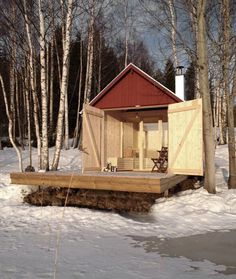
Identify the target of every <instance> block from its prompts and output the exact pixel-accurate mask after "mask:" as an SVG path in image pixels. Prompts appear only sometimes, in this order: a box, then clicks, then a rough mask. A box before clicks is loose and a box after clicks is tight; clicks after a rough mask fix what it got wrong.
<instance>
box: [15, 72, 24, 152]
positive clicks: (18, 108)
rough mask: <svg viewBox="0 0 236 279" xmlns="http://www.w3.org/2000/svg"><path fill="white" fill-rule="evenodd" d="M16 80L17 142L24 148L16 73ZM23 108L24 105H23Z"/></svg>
mask: <svg viewBox="0 0 236 279" xmlns="http://www.w3.org/2000/svg"><path fill="white" fill-rule="evenodd" d="M15 80H16V115H17V120H18V121H17V124H18V132H19V139H20V140H19V142H20V145H21V148H22V149H23V150H24V142H23V136H22V117H21V115H20V102H19V99H20V88H19V83H20V81H19V80H18V77H17V75H16V76H15ZM23 108H24V105H23Z"/></svg>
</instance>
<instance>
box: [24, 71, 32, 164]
mask: <svg viewBox="0 0 236 279" xmlns="http://www.w3.org/2000/svg"><path fill="white" fill-rule="evenodd" d="M29 77H30V73H29V71H28V67H27V66H26V70H25V88H24V89H25V90H24V92H25V103H26V114H27V134H28V145H29V166H32V145H31V125H30V123H31V121H30V94H29V87H30V86H29Z"/></svg>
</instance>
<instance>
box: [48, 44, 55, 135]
mask: <svg viewBox="0 0 236 279" xmlns="http://www.w3.org/2000/svg"><path fill="white" fill-rule="evenodd" d="M53 49H54V43H53V40H52V42H51V47H50V79H49V92H50V98H49V127H50V132H49V135H50V136H49V137H50V138H52V134H53V100H54V98H53V76H54V63H53V62H54V61H53Z"/></svg>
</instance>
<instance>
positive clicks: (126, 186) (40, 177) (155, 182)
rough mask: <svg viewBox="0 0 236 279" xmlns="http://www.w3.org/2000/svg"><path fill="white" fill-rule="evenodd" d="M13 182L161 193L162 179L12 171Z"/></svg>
mask: <svg viewBox="0 0 236 279" xmlns="http://www.w3.org/2000/svg"><path fill="white" fill-rule="evenodd" d="M10 176H11V183H12V184H21V185H35V186H39V185H40V186H52V187H64V188H68V187H69V188H81V189H94V190H111V191H128V192H141V193H160V179H158V178H155V179H150V178H147V177H133V176H128V177H124V176H115V175H114V176H111V175H110V176H107V175H104V176H101V175H98V176H92V175H73V174H70V175H68V174H67V175H58V174H53V175H46V174H45V173H44V174H41V173H34V174H32V173H27V174H26V173H12V174H11V175H10Z"/></svg>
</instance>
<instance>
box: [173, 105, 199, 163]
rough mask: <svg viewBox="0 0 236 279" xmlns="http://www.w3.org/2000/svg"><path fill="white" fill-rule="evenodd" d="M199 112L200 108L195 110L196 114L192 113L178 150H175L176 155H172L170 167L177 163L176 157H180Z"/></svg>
mask: <svg viewBox="0 0 236 279" xmlns="http://www.w3.org/2000/svg"><path fill="white" fill-rule="evenodd" d="M198 113H199V112H198V110H195V112H194V114H193V115H192V118H191V119H190V121H189V123H188V126H187V127H186V128H185V131H184V133H183V135H182V138H181V141H180V143H179V144H178V146H177V149H176V151H175V153H174V155H173V157H172V160H171V161H170V162H169V164H170V166H169V167H170V169H171V168H172V166H173V165H174V164H175V161H176V159H177V157H178V155H179V153H180V151H181V149H182V147H183V144H184V142H185V141H186V138H187V135H188V134H189V131H190V129H191V128H192V126H193V125H194V121H195V120H196V118H197V115H198Z"/></svg>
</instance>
